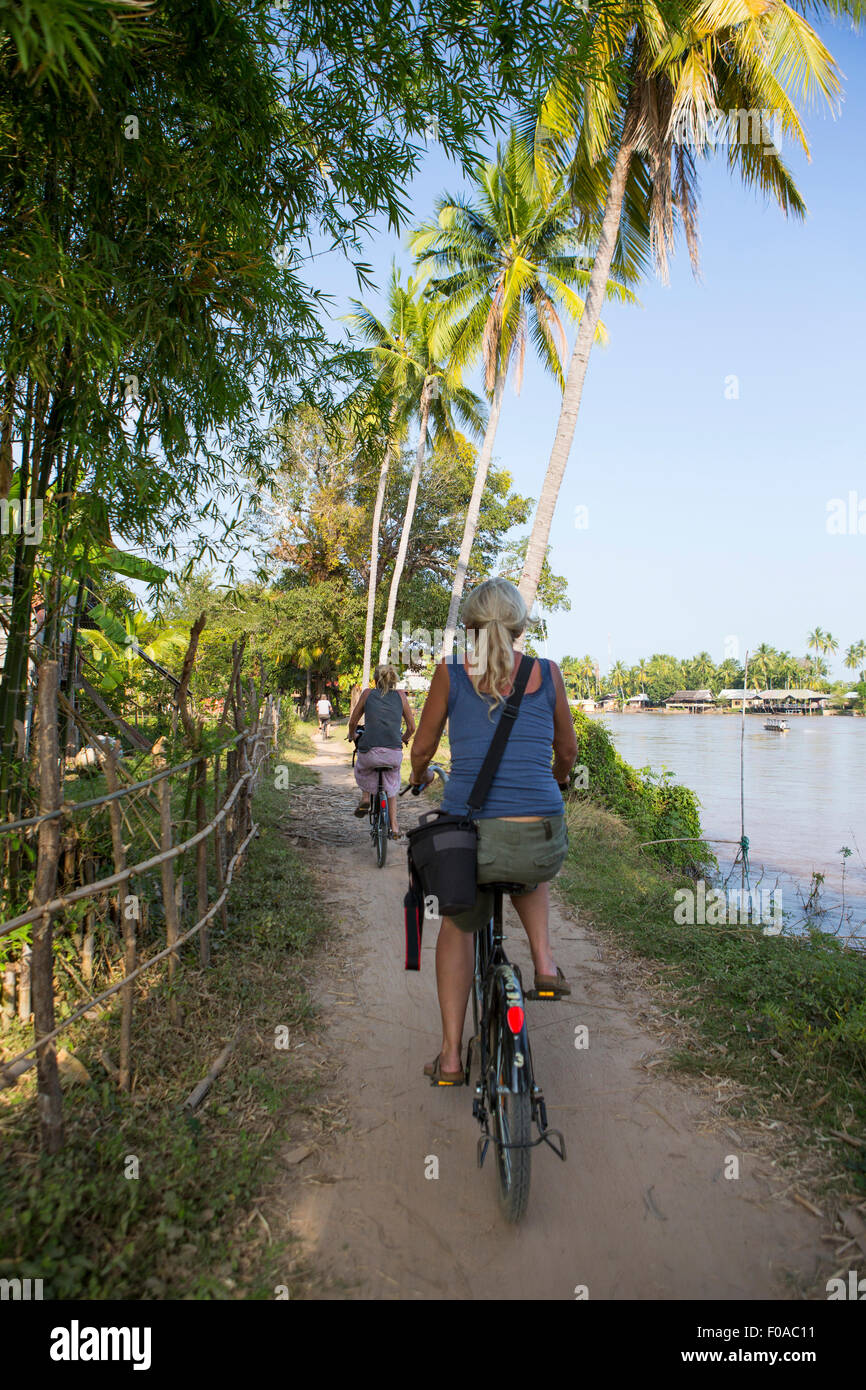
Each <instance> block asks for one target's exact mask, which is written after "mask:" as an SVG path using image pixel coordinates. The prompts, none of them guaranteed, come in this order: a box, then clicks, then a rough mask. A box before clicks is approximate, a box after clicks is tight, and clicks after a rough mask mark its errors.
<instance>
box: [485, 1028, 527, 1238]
mask: <svg viewBox="0 0 866 1390" xmlns="http://www.w3.org/2000/svg"><path fill="white" fill-rule="evenodd" d="M505 1027H507V1024H506V1022H505V1018H504V1016H503V1013H502V1010H501V1008H499V1007H498V1006H495V1007H494V1009H493V1013H492V1017H491V1021H490V1054H489V1055H490V1060H489V1063H488V1065H489V1068H490V1070H489V1073H488V1074H489V1087H488V1091H489V1095H490V1103H491V1110H492V1117H491V1118H492V1120H493V1132H494V1138H495V1139H497V1140H500V1141H501V1142H502V1143H505V1144H529V1143H530V1142H531V1138H532V1099H531V1097H530V1095H529V1092H528V1091H512V1090H508V1091H505V1092H498V1091H497V1088H498V1086H500V1085H507V1084H509V1083H510V1081H511V1077H510V1075H506V1074H505V1067H504V1065H503V1059H504V1048H503V1046H502V1041H501V1032H500V1030H501V1029H504V1028H505ZM494 1148H495V1150H496V1172H497V1176H498V1178H499V1205H500V1209H501V1211H502V1215H503V1216H504V1217H505V1220H506V1221H508V1222H510V1223H511V1224H514V1223H516V1222H517V1221H519V1220H520V1219H521V1217H522V1216H523V1215H524V1213H525V1211H526V1208H527V1206H528V1205H529V1183H530V1178H531V1176H532V1150H531V1149H530V1148H518V1149H510V1148H509V1149H502V1148H500V1147H499V1144H498V1143H496V1144H494Z"/></svg>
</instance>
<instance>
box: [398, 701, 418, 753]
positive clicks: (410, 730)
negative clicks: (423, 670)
mask: <svg viewBox="0 0 866 1390" xmlns="http://www.w3.org/2000/svg"><path fill="white" fill-rule="evenodd" d="M397 694H398V695H399V696H400V703H401V704H402V706H403V718H404V719H405V720H406V732H405V734H404V735H403V742H404V743H408V742H409V740H410V738H411V737H412V735H413V734H414V732H415V715H414V713H413V711H412V706H411V705H410V704H409V700H408V697H407V695H406V692H405V690H398V692H397Z"/></svg>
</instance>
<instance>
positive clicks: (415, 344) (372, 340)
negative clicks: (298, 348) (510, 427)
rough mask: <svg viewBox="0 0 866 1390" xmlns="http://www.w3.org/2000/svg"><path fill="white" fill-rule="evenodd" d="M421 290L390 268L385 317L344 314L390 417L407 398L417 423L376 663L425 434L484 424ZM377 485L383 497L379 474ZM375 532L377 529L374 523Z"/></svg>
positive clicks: (391, 609) (433, 303)
mask: <svg viewBox="0 0 866 1390" xmlns="http://www.w3.org/2000/svg"><path fill="white" fill-rule="evenodd" d="M424 288H425V287H424V286H423V284H422V283H421V282H420V281H417V280H413V279H412V278H411V277H410V278H409V280H408V281H407V284H406V286H405V287H404V286H403V285H401V283H400V278H399V274H398V272H397V270H396V269H395V270H394V271H393V272H392V282H391V287H390V293H389V315H388V318H387V319H386V320H384V321H383V320H380V319H378V318H377V317H376V315H375V314H374V313H373V312H372V310H370V309H368V308H367V307H366V305H364V304H361V303H359V302H358V301H357V300H355V301H353V309H354V312H353V313H352V314H349V315H347V316H346V317H347V321H348V322H349V323H350V324H352V326H353V327H354V328H355V330H356V332H357V333H358V335H359V336H360V337H361V338H362V339H363V340H364V341H365V342H366V344H367V346H368V350H369V352H370V355H371V357H372V359H373V361H374V363H375V365H376V367H377V369H378V373H379V377H380V382H381V384H382V385H383V387H386V388H387V389H388V390H389V391H390V392H392V393H393V400H394V401H395V402H399V404H398V410H397V417H395V418H400V417H405V413H406V412H405V402H406V400H407V399H410V400H411V401H413V403H414V410H415V412H417V415H418V421H419V432H418V446H417V449H416V451H415V466H414V468H413V470H412V477H411V480H410V483H409V495H408V498H407V501H406V511H405V515H404V517H403V529H402V532H401V535H400V544H399V546H398V548H397V558H396V560H395V562H394V572H393V574H392V576H391V587H390V590H389V593H388V609H387V613H386V616H385V625H384V627H383V630H382V644H381V649H380V654H379V660H380V661H386V660H387V658H388V650H389V647H390V644H391V632H392V630H393V627H394V614H395V612H396V607H397V592H398V590H399V587H400V579H401V577H402V574H403V567H404V565H405V563H406V551H407V549H408V546H409V533H410V531H411V529H412V518H413V516H414V514H415V502H416V499H417V496H418V485H419V482H420V479H421V470H422V467H423V465H424V459H425V457H426V454H427V448H428V445H429V443H430V441H431V437H432V436H434V435H435V437H436V438H437V439H441V440H443V441H449V440H450V441H454V442H456V441H457V438H458V434H457V431H456V428H455V424H454V417H455V416H457V418H458V419H460V420H461V422H462V423H463V424H465V425H466V426H467V427H468V428H469V429H471V430H473V431H474V432H477V433H481V431H482V430H483V428H484V407H483V404H482V402H481V401H480V400H479V398H478V397H477V396H476V395H475V393H474V392H473V391H470V390H469V389H468V388H467V387H466V386H464V385H463V379H462V377H463V374H462V367H461V366H460V365H459V364H456V363H452V362H450V361H443V360H441V359H440V358H438V357H437V356H436V353H435V350H434V324H435V322H436V316H437V313H438V312H439V309H440V307H441V306H440V305H439V304H438V302H437V300H436V298H435V297H434V296H433V295H432V294H429V293H428V294H425V292H424ZM383 469H384V461H383ZM380 486H381V489H382V495H383V497H384V482H383V480H382V478H381V475H380ZM380 516H381V507H380ZM376 530H377V532H378V526H376ZM368 607H369V605H368Z"/></svg>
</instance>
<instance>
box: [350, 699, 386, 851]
mask: <svg viewBox="0 0 866 1390" xmlns="http://www.w3.org/2000/svg"><path fill="white" fill-rule="evenodd" d="M363 732H364V725H363V724H359V725H358V727H357V728H356V730H355V733H354V735H353V738H354V741H355V752H354V754H353V755H352V763H353V764H354V761H355V757H356V756H357V752H358V741H359V739H360V737H361V735H362V734H363ZM370 771H371V772H377V773H378V774H379V775H378V785H377V787H376V791H375V792H372V793H371V795H370V811H369V816H370V839H371V840H372V841H373V848H374V849H375V851H376V864H377V866H378V867H379V868H380V869H383V868H384V867H385V857H386V855H387V853H388V835H389V833H390V829H391V818H390V816H389V815H388V798H387V796H386V795H385V786H384V783H383V781H382V773H383V772H387V771H388V769H387V768H385V767H377V768H371V769H370Z"/></svg>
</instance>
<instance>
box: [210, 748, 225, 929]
mask: <svg viewBox="0 0 866 1390" xmlns="http://www.w3.org/2000/svg"><path fill="white" fill-rule="evenodd" d="M226 794H227V795H228V788H226ZM219 809H220V755H219V753H217V755H216V759H215V761H214V770H213V813H214V819H216V816H217V813H218V811H219ZM213 854H214V865H215V866H216V886H217V897H220V896H221V894H222V891H223V887H224V885H225V821H220V823H219V825H218V826H217V827H216V829H215V830H214V833H213ZM220 916H221V917H222V924H223V930H224V931H228V925H229V918H228V913H227V911H226V905H225V903H223V905H222V907H221V908H220Z"/></svg>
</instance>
